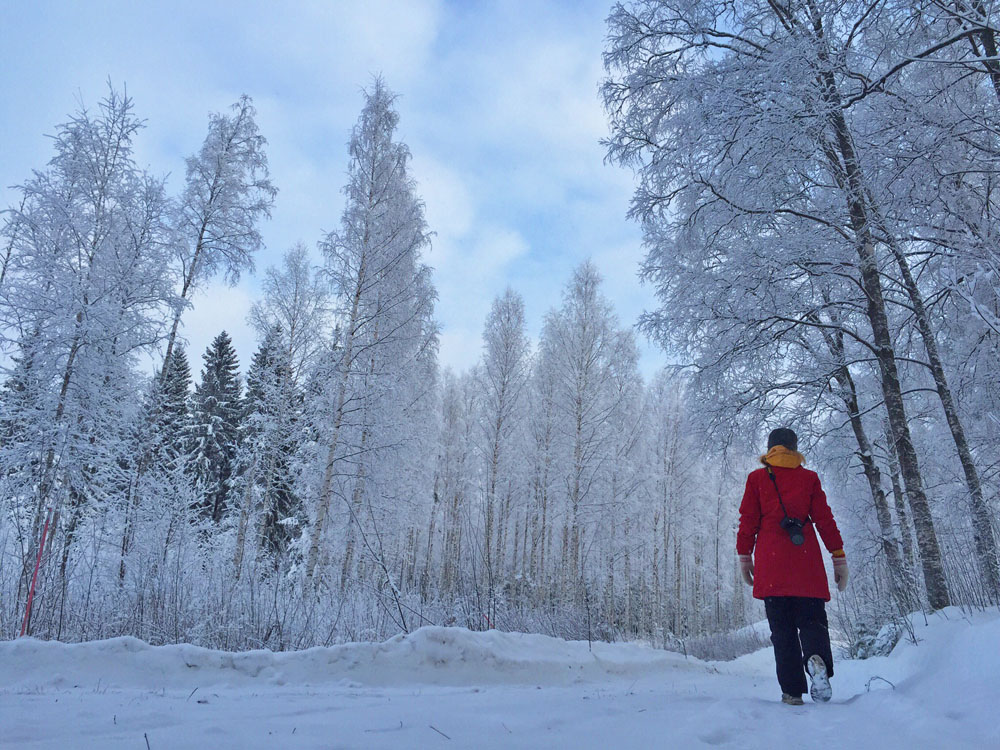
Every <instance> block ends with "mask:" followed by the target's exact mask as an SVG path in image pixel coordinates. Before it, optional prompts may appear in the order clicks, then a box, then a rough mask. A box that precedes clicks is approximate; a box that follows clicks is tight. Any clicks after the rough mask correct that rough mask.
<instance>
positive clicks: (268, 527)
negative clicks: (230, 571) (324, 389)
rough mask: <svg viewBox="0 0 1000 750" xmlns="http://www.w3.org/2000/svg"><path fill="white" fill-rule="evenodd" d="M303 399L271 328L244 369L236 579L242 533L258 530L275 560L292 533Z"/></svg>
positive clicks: (262, 546)
mask: <svg viewBox="0 0 1000 750" xmlns="http://www.w3.org/2000/svg"><path fill="white" fill-rule="evenodd" d="M301 404H302V397H301V394H300V393H299V392H298V389H296V388H295V386H294V378H293V373H292V367H291V364H290V362H289V359H288V353H287V342H286V341H285V337H284V335H283V333H282V331H281V329H280V328H279V327H276V326H275V327H272V328H271V329H270V330H269V331H268V332H267V334H266V336H265V337H264V340H263V341H262V342H261V344H260V348H259V349H258V350H257V352H256V354H254V357H253V361H252V362H251V364H250V370H249V372H248V373H247V393H246V399H245V400H244V419H243V427H242V431H241V440H240V449H239V452H238V454H237V462H236V463H237V472H238V478H237V479H236V481H235V482H234V487H236V488H238V491H237V493H235V494H234V497H236V498H238V502H239V503H240V516H239V525H238V530H237V540H236V552H235V555H234V561H233V562H234V567H235V572H236V575H237V577H238V576H239V575H240V568H241V565H242V561H243V558H244V554H245V551H246V542H247V535H248V532H249V531H250V530H252V529H253V528H257V531H258V537H257V544H258V551H262V552H265V553H267V554H269V555H270V556H271V557H272V558H273V560H274V562H275V564H278V562H279V561H280V558H281V556H282V555H283V554H284V553H285V551H286V550H287V549H288V544H289V542H290V541H291V540H292V539H293V538H294V536H295V529H296V528H297V527H298V520H299V519H298V517H299V516H300V515H301V512H302V508H301V502H300V501H299V499H298V498H297V496H296V494H295V491H294V482H293V476H292V468H291V467H292V459H293V457H294V455H295V451H296V448H297V439H296V434H295V431H296V430H297V428H298V423H299V421H300V412H301Z"/></svg>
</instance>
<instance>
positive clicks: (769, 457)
mask: <svg viewBox="0 0 1000 750" xmlns="http://www.w3.org/2000/svg"><path fill="white" fill-rule="evenodd" d="M760 462H761V463H762V464H765V465H767V464H770V465H771V466H781V467H782V468H785V469H794V468H796V467H798V466H801V465H802V464H804V463H805V462H806V457H805V456H803V455H802V454H801V453H799V452H798V451H793V450H789V449H788V448H786V447H785V446H783V445H776V446H774V447H773V448H771V450H769V451H768V452H767V453H766V454H765V455H763V456H761V457H760Z"/></svg>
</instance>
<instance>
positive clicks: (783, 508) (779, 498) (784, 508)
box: [764, 464, 812, 523]
mask: <svg viewBox="0 0 1000 750" xmlns="http://www.w3.org/2000/svg"><path fill="white" fill-rule="evenodd" d="M764 468H765V469H767V475H768V476H769V477H771V482H773V483H774V491H775V492H776V493H778V502H779V503H781V512H782V513H784V514H785V518H789V517H790V516H789V515H788V509H787V508H786V507H785V501H784V500H782V499H781V490H779V489H778V478H777V477H776V476H774V472H773V471H771V464H764ZM811 522H812V519H811V518H809V516H808V515H807V516H806V517H805V520H804V521H803V523H811Z"/></svg>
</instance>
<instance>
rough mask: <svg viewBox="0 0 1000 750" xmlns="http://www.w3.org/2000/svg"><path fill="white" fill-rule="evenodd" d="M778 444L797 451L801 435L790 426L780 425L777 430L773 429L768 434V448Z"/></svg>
mask: <svg viewBox="0 0 1000 750" xmlns="http://www.w3.org/2000/svg"><path fill="white" fill-rule="evenodd" d="M776 445H783V446H785V447H786V448H788V450H790V451H797V450H798V449H799V437H798V435H796V434H795V433H794V432H793V431H792V430H790V429H789V428H788V427H779V428H778V429H776V430H771V434H770V435H768V436H767V449H768V450H771V448H773V447H774V446H776Z"/></svg>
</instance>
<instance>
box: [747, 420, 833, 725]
mask: <svg viewBox="0 0 1000 750" xmlns="http://www.w3.org/2000/svg"><path fill="white" fill-rule="evenodd" d="M798 442H799V441H798V437H797V436H796V434H795V432H793V431H792V430H791V429H789V428H787V427H781V428H778V429H777V430H774V431H772V432H771V434H770V435H769V436H768V438H767V453H766V454H765V455H763V456H761V457H760V462H761V463H762V464H763V467H762V468H760V469H757V470H756V471H752V472H750V476H748V477H747V484H746V490H745V491H744V493H743V502H742V503H741V504H740V525H739V531H738V532H737V534H736V554H737V555H738V557H739V563H740V572H741V573H742V575H743V580H744V581H745V582H746V583H747V584H748V585H750V586H753V596H754V598H755V599H763V600H764V609H765V611H766V613H767V622H768V625H769V626H770V627H771V643H772V644H774V662H775V668H776V671H777V673H778V684H779V685H780V686H781V693H782V695H781V700H782V702H783V703H787V704H789V705H793V706H801V705H802V694H803V693H805V692H806V675H808V676H809V678H810V683H811V684H810V685H809V694H810V696H812V699H813V700H814V701H817V702H823V703H825V702H827V701H829V700H830V698H831V696H832V695H833V691H832V689H831V687H830V678H831V677H832V676H833V654H832V651H831V649H830V631H829V624H828V622H827V618H826V602H828V601H830V587H829V584H828V583H827V578H826V569H825V567H824V565H823V556H822V553H821V552H820V549H819V541H818V540H817V538H816V531H819V536H820V537H821V538H822V540H823V544H824V546H826V549H827V551H829V552H830V554H831V555H832V556H833V575H834V581H835V583H836V584H837V590H838V591H843V590H844V589H845V588H846V587H847V557H846V555H845V554H844V542H843V540H842V539H841V537H840V531H839V530H838V529H837V523H836V521H834V520H833V513H832V511H831V510H830V506H829V505H828V504H827V502H826V494H825V493H824V492H823V488H822V486H821V485H820V481H819V476H818V475H817V474H816V472H814V471H809V470H808V469H806V468H804V467H803V464H804V463H805V458H804V457H803V455H802V454H801V453H799V452H798Z"/></svg>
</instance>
